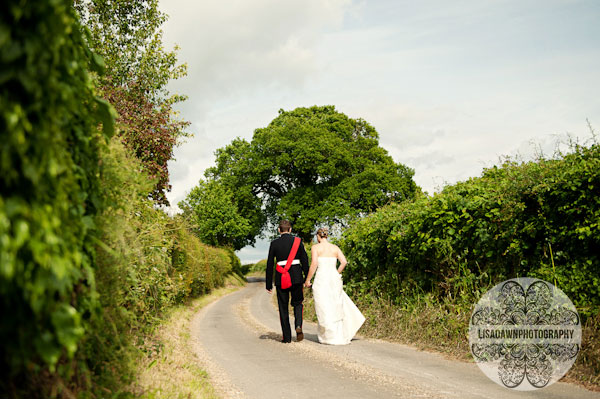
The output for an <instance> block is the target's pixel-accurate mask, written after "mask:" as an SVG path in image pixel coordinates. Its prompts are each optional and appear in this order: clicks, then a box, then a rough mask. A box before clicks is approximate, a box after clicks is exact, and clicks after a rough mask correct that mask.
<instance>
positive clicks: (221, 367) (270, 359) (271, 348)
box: [191, 280, 600, 399]
mask: <svg viewBox="0 0 600 399" xmlns="http://www.w3.org/2000/svg"><path fill="white" fill-rule="evenodd" d="M291 323H292V325H293V319H292V320H291ZM191 335H192V338H193V340H192V342H193V344H194V349H195V351H196V353H197V355H198V356H199V357H200V359H201V362H202V363H203V365H204V366H205V367H206V368H207V371H208V373H209V374H210V376H211V380H212V381H213V383H214V385H215V386H216V388H217V390H218V391H220V392H221V394H222V395H223V396H225V397H231V398H257V399H258V398H261V399H267V398H283V397H286V398H302V399H308V398H461V399H475V398H477V399H480V398H502V399H504V398H507V399H510V398H519V399H529V398H544V399H555V398H574V399H578V398H582V399H583V398H598V399H600V393H598V392H591V391H587V390H585V389H583V388H580V387H578V386H576V385H572V384H566V383H555V384H553V385H552V386H550V387H548V388H544V389H542V390H537V391H528V392H523V391H513V390H509V389H507V388H503V387H501V386H499V385H497V384H495V383H494V382H492V381H491V380H489V379H488V378H487V377H486V376H485V375H484V374H483V373H482V372H481V371H480V370H479V368H478V367H477V365H475V364H472V363H465V362H459V361H452V360H448V359H445V358H444V357H442V356H440V355H437V354H433V353H429V352H423V351H419V350H416V349H414V348H411V347H408V346H405V345H400V344H395V343H389V342H384V341H380V340H371V339H365V338H361V337H357V339H355V340H353V341H352V343H351V344H350V345H346V346H328V345H321V344H319V343H318V341H317V335H316V325H315V324H314V323H308V322H305V323H304V336H305V339H304V341H302V342H292V343H291V344H283V343H281V342H279V340H280V339H281V328H280V326H279V315H278V313H277V310H276V309H275V307H274V306H273V304H272V302H271V296H270V295H269V294H268V293H267V292H266V291H265V289H264V282H260V281H256V280H255V281H252V282H249V283H248V285H247V287H245V288H243V289H242V290H239V291H236V292H234V293H232V294H229V295H227V296H224V297H222V298H221V299H219V300H217V301H216V302H213V303H212V304H210V305H208V306H207V307H205V308H204V309H202V310H201V311H200V312H199V313H198V314H197V315H196V316H195V318H194V319H193V321H192V325H191ZM294 335H295V334H294ZM293 339H295V336H294V338H293Z"/></svg>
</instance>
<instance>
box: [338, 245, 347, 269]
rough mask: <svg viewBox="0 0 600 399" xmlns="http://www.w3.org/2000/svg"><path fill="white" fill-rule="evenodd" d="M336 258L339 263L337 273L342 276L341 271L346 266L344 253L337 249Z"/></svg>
mask: <svg viewBox="0 0 600 399" xmlns="http://www.w3.org/2000/svg"><path fill="white" fill-rule="evenodd" d="M337 258H338V260H339V261H340V267H338V273H339V274H342V270H344V268H345V267H346V265H347V264H348V261H347V260H346V257H345V256H344V253H343V252H342V250H341V249H340V248H339V247H338V249H337Z"/></svg>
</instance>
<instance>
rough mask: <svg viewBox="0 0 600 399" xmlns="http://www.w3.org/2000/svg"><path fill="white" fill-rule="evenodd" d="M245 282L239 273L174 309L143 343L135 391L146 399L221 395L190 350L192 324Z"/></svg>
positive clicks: (194, 397) (191, 398) (180, 398)
mask: <svg viewBox="0 0 600 399" xmlns="http://www.w3.org/2000/svg"><path fill="white" fill-rule="evenodd" d="M244 284H245V282H244V280H243V279H242V278H241V277H239V276H237V275H236V274H232V275H229V276H228V277H227V278H226V280H225V286H224V287H222V288H218V289H215V290H213V291H212V292H211V293H210V294H207V295H204V296H202V297H199V298H196V299H193V300H191V301H190V302H188V303H187V304H185V305H181V306H177V307H174V308H173V309H171V311H170V312H169V315H168V316H167V317H166V318H165V320H164V322H162V323H161V324H160V325H159V326H158V327H157V328H156V330H155V331H154V333H152V334H151V335H150V336H148V337H147V338H146V340H145V342H144V343H143V344H142V347H141V349H142V357H141V359H140V361H139V364H138V368H137V373H136V374H137V378H136V382H135V384H134V386H133V387H132V388H133V391H134V392H136V393H137V394H138V396H139V397H140V398H143V399H200V398H202V399H206V398H208V399H212V398H218V397H219V396H218V394H217V393H216V391H215V389H214V387H213V386H212V385H211V383H210V378H209V376H208V373H207V372H206V370H204V369H203V368H202V365H201V364H200V362H199V361H198V358H197V357H196V355H195V354H194V352H193V350H192V349H191V345H190V343H189V341H190V338H191V337H190V332H189V323H190V321H191V318H192V317H193V316H194V314H196V313H197V312H198V311H199V310H200V309H201V308H203V307H204V306H206V305H208V304H209V303H211V302H213V301H214V300H216V299H218V298H220V297H221V296H223V295H226V294H228V293H230V292H233V291H235V290H237V289H239V288H240V287H242V286H243V285H244Z"/></svg>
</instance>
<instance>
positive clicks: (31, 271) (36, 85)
mask: <svg viewBox="0 0 600 399" xmlns="http://www.w3.org/2000/svg"><path fill="white" fill-rule="evenodd" d="M0 58H1V62H2V74H1V76H0V110H1V111H0V112H1V117H0V131H1V132H2V146H1V147H0V154H1V155H0V160H1V161H0V297H1V298H2V300H1V302H0V313H1V314H2V325H1V327H0V340H1V341H2V342H3V345H2V349H1V352H0V364H1V366H0V369H1V370H2V371H3V378H2V383H0V387H1V388H2V390H8V391H10V392H11V394H12V395H17V394H18V393H17V389H18V387H16V386H15V385H14V381H19V380H22V379H25V380H27V378H26V377H27V375H31V374H28V373H30V372H32V371H33V372H39V371H40V370H49V371H50V372H54V371H58V372H59V373H60V374H61V375H63V376H65V375H68V374H69V373H71V372H72V371H73V369H72V368H71V366H70V365H71V363H69V362H67V361H66V360H65V359H71V358H73V356H74V355H75V353H76V352H77V350H78V348H79V343H80V340H81V338H82V337H83V335H84V333H85V328H86V326H87V325H88V318H89V315H90V313H91V312H93V310H94V309H95V307H96V301H95V297H94V284H95V283H94V273H93V264H94V263H93V262H94V251H93V248H92V240H91V237H92V236H91V232H92V230H93V228H94V222H93V217H94V215H95V214H96V213H97V212H99V211H101V210H102V208H103V200H102V198H101V196H100V195H99V180H98V151H99V148H100V147H101V146H102V145H103V142H104V141H105V139H106V138H108V137H109V136H110V135H112V134H113V124H114V119H113V118H114V116H113V113H114V111H113V110H112V109H111V108H110V106H109V105H108V103H106V102H105V101H104V100H102V99H100V98H99V97H97V96H96V95H95V93H94V87H93V84H92V80H91V79H90V76H89V75H88V72H87V70H88V68H95V69H97V70H99V69H100V67H101V65H100V63H99V62H98V60H97V58H95V56H94V55H93V54H92V53H91V51H90V50H89V49H88V47H87V46H86V45H85V43H84V41H83V39H82V35H81V31H80V29H79V25H78V21H77V16H76V15H75V13H74V11H73V9H72V6H71V3H70V2H69V1H60V0H57V1H38V2H35V3H33V2H25V3H24V2H19V1H12V0H9V1H5V2H2V5H1V6H0ZM100 123H102V124H103V127H104V128H103V131H102V132H100V131H98V130H97V126H98V125H99V124H100ZM7 343H9V344H8V345H7ZM61 359H62V362H61V364H60V367H58V368H57V364H59V361H60V360H61ZM40 375H41V374H40ZM38 376H39V375H38ZM24 383H25V384H27V381H25V382H24Z"/></svg>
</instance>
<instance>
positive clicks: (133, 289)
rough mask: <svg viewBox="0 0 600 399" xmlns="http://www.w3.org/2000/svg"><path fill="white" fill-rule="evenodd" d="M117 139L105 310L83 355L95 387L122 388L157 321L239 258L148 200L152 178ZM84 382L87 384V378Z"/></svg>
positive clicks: (103, 238) (105, 189)
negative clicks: (202, 238) (205, 241)
mask: <svg viewBox="0 0 600 399" xmlns="http://www.w3.org/2000/svg"><path fill="white" fill-rule="evenodd" d="M139 170H140V161H139V160H138V159H137V158H135V157H134V156H132V155H131V154H130V153H129V152H128V151H127V150H126V148H125V147H124V146H123V145H122V144H121V142H120V140H118V139H117V138H115V139H113V140H112V141H111V143H110V147H109V148H108V150H107V151H105V152H104V153H103V154H102V170H101V177H102V196H103V197H104V198H106V199H107V203H108V204H110V205H109V206H108V207H107V208H106V210H105V211H104V212H103V213H102V214H100V215H98V217H97V222H96V223H97V226H98V228H99V231H100V234H99V240H98V241H97V242H96V243H97V248H96V252H97V269H96V281H97V289H98V295H99V302H100V304H101V305H102V312H101V314H99V315H98V317H97V318H94V320H93V321H94V325H93V328H92V329H91V330H90V333H89V334H88V335H87V336H86V338H85V348H84V350H83V351H82V353H81V354H80V355H81V359H82V361H85V362H86V363H87V364H88V365H89V366H88V367H89V368H90V370H92V371H93V374H92V377H91V386H90V387H88V388H89V389H90V390H91V391H92V392H94V391H95V390H98V389H100V391H101V392H104V393H106V392H107V390H108V391H111V392H113V393H115V394H116V393H118V392H120V390H121V389H122V387H123V386H124V385H127V384H130V383H131V382H132V380H131V379H132V377H133V372H134V370H135V364H134V361H135V359H136V357H137V356H138V355H137V351H136V349H135V346H138V345H141V347H142V349H143V351H145V352H149V351H152V350H153V348H152V347H149V346H148V344H146V343H144V342H145V337H146V335H147V334H148V333H150V332H151V330H152V327H153V326H155V325H156V324H157V322H159V321H160V320H161V318H162V317H163V315H164V313H165V311H166V310H167V309H169V308H170V307H171V306H173V305H174V304H177V303H182V302H184V301H186V300H187V299H189V298H192V297H196V296H199V295H201V294H204V293H207V292H209V291H210V290H211V289H212V288H214V287H218V286H220V285H222V284H223V282H224V278H225V275H226V274H228V273H230V272H231V271H232V269H233V268H234V267H237V265H238V264H239V259H237V257H235V256H234V257H233V258H232V256H231V253H230V251H227V250H223V249H217V248H213V247H210V246H207V245H203V244H202V243H201V242H200V241H199V240H198V239H197V238H196V237H195V236H194V235H193V234H191V233H190V231H189V226H187V225H186V224H185V221H184V220H183V219H182V218H180V217H175V218H170V217H168V216H167V215H166V214H165V213H164V212H162V211H161V210H158V209H156V208H155V207H154V205H153V203H152V202H151V201H149V200H148V199H146V196H147V193H148V192H149V191H150V190H151V189H152V181H151V180H149V179H148V178H147V177H146V176H144V175H143V174H140V173H139V172H138V171H139ZM80 386H84V384H83V383H81V384H80Z"/></svg>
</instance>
